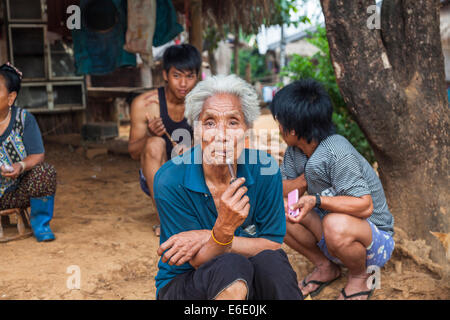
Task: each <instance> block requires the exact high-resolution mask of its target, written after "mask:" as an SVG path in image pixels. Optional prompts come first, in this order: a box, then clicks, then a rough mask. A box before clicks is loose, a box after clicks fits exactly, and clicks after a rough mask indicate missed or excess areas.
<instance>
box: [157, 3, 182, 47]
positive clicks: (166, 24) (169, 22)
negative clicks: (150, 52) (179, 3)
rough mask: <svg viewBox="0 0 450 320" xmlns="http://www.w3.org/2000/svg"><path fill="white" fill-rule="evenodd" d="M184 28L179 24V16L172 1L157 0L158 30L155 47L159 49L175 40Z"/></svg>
mask: <svg viewBox="0 0 450 320" xmlns="http://www.w3.org/2000/svg"><path fill="white" fill-rule="evenodd" d="M183 30H184V29H183V27H182V26H181V25H180V24H179V23H178V22H177V14H176V12H175V8H174V7H173V4H172V1H171V0H157V6H156V28H155V35H154V36H153V46H155V47H159V46H162V45H163V44H166V43H167V42H169V41H171V40H173V38H175V37H176V36H177V35H178V34H179V33H180V32H181V31H183Z"/></svg>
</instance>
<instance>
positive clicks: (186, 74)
mask: <svg viewBox="0 0 450 320" xmlns="http://www.w3.org/2000/svg"><path fill="white" fill-rule="evenodd" d="M163 77H164V80H166V81H167V86H168V88H169V90H170V91H171V92H172V94H173V95H175V97H177V99H179V100H184V98H185V97H186V95H187V94H188V93H189V92H190V91H191V90H192V88H194V86H195V85H196V84H197V74H196V73H195V70H192V71H188V70H178V69H176V68H174V67H170V69H169V72H166V71H163Z"/></svg>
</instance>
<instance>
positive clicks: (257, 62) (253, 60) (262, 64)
mask: <svg viewBox="0 0 450 320" xmlns="http://www.w3.org/2000/svg"><path fill="white" fill-rule="evenodd" d="M248 63H250V66H251V71H252V73H251V74H252V79H257V78H261V77H264V76H268V75H270V70H267V67H266V60H265V57H264V56H262V55H260V54H259V52H258V49H256V48H254V49H251V50H249V49H240V50H239V76H240V77H241V78H242V79H245V68H246V66H247V64H248ZM231 70H232V71H231V72H233V70H234V53H233V57H232V60H231Z"/></svg>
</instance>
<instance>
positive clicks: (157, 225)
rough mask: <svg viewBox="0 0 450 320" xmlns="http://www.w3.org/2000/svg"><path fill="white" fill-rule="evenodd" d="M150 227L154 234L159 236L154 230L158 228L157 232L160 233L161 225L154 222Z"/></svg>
mask: <svg viewBox="0 0 450 320" xmlns="http://www.w3.org/2000/svg"><path fill="white" fill-rule="evenodd" d="M152 229H153V232H154V233H155V235H156V236H157V237H159V234H157V233H156V230H157V229H159V233H160V234H161V225H160V224H155V225H154V226H153V227H152Z"/></svg>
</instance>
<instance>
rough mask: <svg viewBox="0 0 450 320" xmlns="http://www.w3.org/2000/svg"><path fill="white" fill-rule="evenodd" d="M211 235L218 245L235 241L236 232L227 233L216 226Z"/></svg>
mask: <svg viewBox="0 0 450 320" xmlns="http://www.w3.org/2000/svg"><path fill="white" fill-rule="evenodd" d="M211 235H212V236H213V237H214V240H215V242H216V243H218V242H220V243H229V242H230V243H231V241H233V237H234V232H231V231H226V230H225V229H224V228H221V227H218V226H214V227H213V228H212V230H211Z"/></svg>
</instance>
